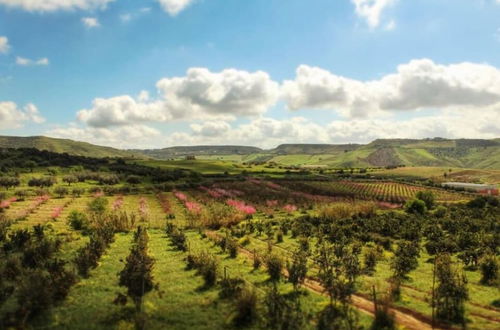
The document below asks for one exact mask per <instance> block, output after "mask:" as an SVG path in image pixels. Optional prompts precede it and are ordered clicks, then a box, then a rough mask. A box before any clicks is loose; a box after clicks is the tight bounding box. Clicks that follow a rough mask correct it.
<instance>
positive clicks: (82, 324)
mask: <svg viewBox="0 0 500 330" xmlns="http://www.w3.org/2000/svg"><path fill="white" fill-rule="evenodd" d="M6 155H7V156H8V157H6V158H5V160H4V168H5V172H6V173H10V175H5V176H1V177H0V183H1V185H2V186H3V187H4V188H3V189H2V190H1V192H0V194H1V196H0V197H1V201H0V246H1V250H0V251H1V253H2V258H1V260H2V261H1V262H0V272H1V274H2V276H1V281H0V292H1V296H0V297H1V300H0V303H1V305H0V322H1V323H0V324H1V327H2V328H5V327H13V328H53V329H69V328H71V329H89V328H90V329H109V328H119V329H122V328H134V327H135V328H141V329H142V328H146V329H162V328H165V327H169V328H173V329H186V328H190V329H214V328H242V327H245V328H250V329H267V328H276V327H277V328H280V329H315V328H318V329H330V328H332V327H333V328H337V329H344V328H366V329H368V328H375V329H378V328H381V325H380V323H381V324H384V327H386V328H387V327H388V328H394V327H395V326H397V327H400V328H407V329H420V328H424V329H430V328H432V327H433V326H434V327H438V328H449V327H451V328H453V327H460V326H464V325H466V326H467V327H468V328H471V329H497V328H498V326H499V322H500V308H499V301H498V299H499V294H498V289H497V288H498V235H499V232H498V230H499V228H498V224H499V214H500V212H499V205H498V204H499V203H498V200H497V199H495V198H489V197H482V196H479V195H474V194H471V193H464V192H457V191H453V190H444V189H442V188H439V187H438V186H434V185H424V184H423V183H422V182H420V181H418V182H415V183H413V182H410V181H409V182H404V181H391V180H389V179H384V180H380V179H373V178H372V179H368V178H365V177H363V176H361V175H356V173H355V174H354V175H353V176H346V175H345V173H344V174H342V173H340V174H339V173H338V171H334V172H331V173H330V172H325V173H326V174H325V173H322V174H321V173H319V172H310V173H304V172H303V171H301V170H296V171H286V172H285V171H277V170H276V168H269V167H261V169H259V170H258V171H257V170H256V171H255V172H246V173H243V172H240V171H235V172H231V171H229V170H228V168H227V166H228V165H227V163H224V162H222V161H219V162H220V164H221V166H222V167H220V168H218V167H210V166H209V167H207V163H206V161H203V160H202V161H199V160H193V161H189V162H188V161H184V162H188V163H186V164H184V165H185V166H182V167H179V168H177V167H175V166H173V163H172V162H165V163H162V162H161V161H156V163H151V161H140V162H132V163H131V162H126V161H121V160H98V159H88V158H79V157H73V156H71V157H68V156H60V155H59V154H51V156H50V157H46V158H41V157H40V156H39V155H38V154H37V153H35V152H34V151H32V150H30V151H26V152H19V151H11V153H10V154H6ZM43 155H46V154H45V153H43ZM44 157H45V156H44ZM61 157H62V158H61ZM26 159H31V161H32V162H33V163H32V166H30V167H26V168H24V169H23V170H22V171H18V169H19V168H18V167H16V169H17V171H18V172H14V170H11V169H10V168H9V166H15V164H16V162H22V163H23V164H27V160H26ZM40 159H43V165H41V163H40V162H41V160H40ZM64 164H67V165H64ZM162 165H163V166H162ZM187 165H189V166H187ZM197 166H198V168H197ZM196 169H199V172H197V171H195V170H196ZM445 281H446V282H445ZM433 283H434V286H433ZM444 285H447V286H448V287H451V288H453V290H451V291H449V290H448V291H443V288H444ZM440 290H441V291H440ZM452 294H453V296H452ZM433 297H434V298H433ZM447 299H453V303H452V304H445V303H444V302H446V301H448V300H447ZM433 302H434V303H433Z"/></svg>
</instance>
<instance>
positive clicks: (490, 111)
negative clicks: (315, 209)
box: [0, 0, 500, 148]
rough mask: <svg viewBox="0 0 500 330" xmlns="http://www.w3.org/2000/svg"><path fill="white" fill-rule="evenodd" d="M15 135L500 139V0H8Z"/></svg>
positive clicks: (6, 115)
mask: <svg viewBox="0 0 500 330" xmlns="http://www.w3.org/2000/svg"><path fill="white" fill-rule="evenodd" d="M0 135H16V136H32V135H45V136H50V137H58V138H69V139H73V140H79V141H86V142H90V143H95V144H99V145H106V146H113V147H118V148H163V147H169V146H178V145H212V144H226V145H227V144H231V145H252V146H258V147H263V148H271V147H275V146H277V145H278V144H281V143H338V144H340V143H367V142H370V141H372V140H375V139H379V138H433V137H444V138H486V139H490V138H500V0H251V1H248V0H246V1H245V0H140V1H137V0H0Z"/></svg>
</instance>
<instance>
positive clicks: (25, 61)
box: [16, 56, 49, 66]
mask: <svg viewBox="0 0 500 330" xmlns="http://www.w3.org/2000/svg"><path fill="white" fill-rule="evenodd" d="M16 64H17V65H20V66H33V65H41V66H47V65H49V59H48V58H46V57H43V58H40V59H38V60H32V59H29V58H24V57H20V56H18V57H16Z"/></svg>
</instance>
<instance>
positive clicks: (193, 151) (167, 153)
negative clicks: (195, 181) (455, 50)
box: [132, 146, 262, 159]
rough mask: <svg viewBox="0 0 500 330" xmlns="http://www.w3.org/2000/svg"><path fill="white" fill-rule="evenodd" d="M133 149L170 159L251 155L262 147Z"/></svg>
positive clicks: (150, 155) (258, 151) (153, 156)
mask: <svg viewBox="0 0 500 330" xmlns="http://www.w3.org/2000/svg"><path fill="white" fill-rule="evenodd" d="M132 151H134V152H138V153H142V154H143V155H146V156H148V157H152V158H158V159H170V158H176V157H184V156H222V155H250V154H255V153H261V152H262V149H260V148H257V147H246V146H192V147H170V148H164V149H150V150H132Z"/></svg>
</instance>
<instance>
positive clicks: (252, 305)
mask: <svg viewBox="0 0 500 330" xmlns="http://www.w3.org/2000/svg"><path fill="white" fill-rule="evenodd" d="M257 302H258V299H257V294H256V293H255V291H254V290H251V289H248V288H245V289H243V291H242V292H241V294H240V295H239V296H238V298H237V300H236V303H235V309H236V313H235V316H234V318H233V324H234V325H235V326H237V327H243V326H249V325H251V324H252V323H254V322H255V320H256V319H257V317H258V314H257Z"/></svg>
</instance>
